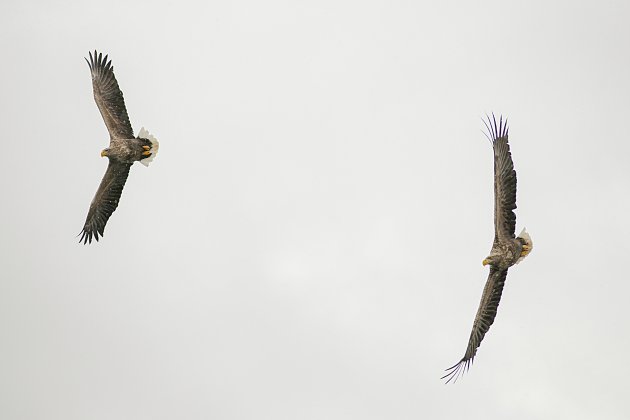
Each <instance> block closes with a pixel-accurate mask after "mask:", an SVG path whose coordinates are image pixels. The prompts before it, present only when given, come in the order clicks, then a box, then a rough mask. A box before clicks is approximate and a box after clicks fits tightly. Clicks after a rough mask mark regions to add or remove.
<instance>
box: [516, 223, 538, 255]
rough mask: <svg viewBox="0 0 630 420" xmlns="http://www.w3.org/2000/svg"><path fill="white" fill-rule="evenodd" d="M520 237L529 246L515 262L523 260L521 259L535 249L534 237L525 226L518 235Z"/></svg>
mask: <svg viewBox="0 0 630 420" xmlns="http://www.w3.org/2000/svg"><path fill="white" fill-rule="evenodd" d="M518 237H519V238H522V239H524V240H525V245H524V246H526V247H527V250H526V251H525V250H523V251H525V252H523V254H521V257H520V258H519V259H518V260H516V263H515V264H518V263H519V262H521V260H522V259H523V258H525V257H527V255H528V254H529V253H530V252H532V249H534V241H532V237H531V236H529V233H527V231H526V230H525V228H523V230H522V231H521V233H520V234H519V235H518Z"/></svg>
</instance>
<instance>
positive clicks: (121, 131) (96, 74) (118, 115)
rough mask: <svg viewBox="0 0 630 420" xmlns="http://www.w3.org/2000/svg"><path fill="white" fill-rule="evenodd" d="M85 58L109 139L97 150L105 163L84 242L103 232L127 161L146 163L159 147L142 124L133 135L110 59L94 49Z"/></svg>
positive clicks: (119, 191) (128, 164) (122, 183)
mask: <svg viewBox="0 0 630 420" xmlns="http://www.w3.org/2000/svg"><path fill="white" fill-rule="evenodd" d="M86 61H87V63H88V66H89V67H90V72H91V74H92V88H93V90H94V100H95V101H96V105H97V106H98V109H99V111H100V112H101V116H102V117H103V121H105V125H106V126H107V130H108V131H109V138H110V143H109V147H108V148H107V149H105V150H103V151H102V152H101V156H106V157H108V158H109V165H108V166H107V170H106V171H105V175H104V176H103V179H102V180H101V184H100V185H99V187H98V190H97V191H96V195H95V196H94V199H93V200H92V203H91V204H90V209H89V211H88V215H87V219H86V220H85V225H84V226H83V230H82V232H81V238H80V239H79V242H83V243H84V244H85V243H88V242H89V243H92V239H96V240H97V241H98V239H99V236H103V232H104V231H105V225H106V224H107V220H108V219H109V217H110V216H111V215H112V213H113V212H114V210H116V207H118V203H119V201H120V196H121V195H122V190H123V187H124V186H125V182H126V181H127V176H128V175H129V169H131V165H133V163H134V162H136V161H141V162H142V163H143V164H145V165H148V162H150V161H151V160H152V159H153V157H154V156H155V154H156V153H157V150H158V147H159V144H158V142H157V140H156V139H155V138H154V137H153V136H151V135H150V134H149V133H148V132H147V131H146V130H144V128H143V129H141V130H140V133H139V134H138V137H134V135H133V129H132V128H131V124H130V123H129V116H128V115H127V108H126V107H125V101H124V99H123V94H122V92H121V91H120V88H119V87H118V82H117V81H116V77H115V76H114V68H113V67H112V62H111V60H108V59H107V56H105V57H103V54H98V53H97V52H96V51H94V55H92V53H90V60H89V61H88V60H87V59H86Z"/></svg>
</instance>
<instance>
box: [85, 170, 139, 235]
mask: <svg viewBox="0 0 630 420" xmlns="http://www.w3.org/2000/svg"><path fill="white" fill-rule="evenodd" d="M130 168H131V164H128V163H119V162H112V161H110V162H109V166H108V167H107V171H105V175H104V176H103V179H102V180H101V184H100V185H99V187H98V190H97V191H96V194H95V195H94V198H93V199H92V203H91V204H90V210H89V211H88V215H87V218H86V220H85V225H84V226H83V230H82V231H81V233H80V235H81V238H80V239H79V243H81V242H83V244H87V243H92V239H96V241H98V239H99V236H103V232H104V231H105V225H106V224H107V220H109V217H110V216H111V215H112V213H113V212H114V210H116V208H117V207H118V202H119V201H120V196H121V195H122V190H123V187H124V186H125V182H127V177H128V176H129V169H130Z"/></svg>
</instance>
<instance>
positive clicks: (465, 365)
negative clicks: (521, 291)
mask: <svg viewBox="0 0 630 420" xmlns="http://www.w3.org/2000/svg"><path fill="white" fill-rule="evenodd" d="M507 272H508V270H499V269H497V268H494V267H492V266H491V267H490V273H489V274H488V280H487V281H486V286H485V287H484V289H483V293H482V295H481V302H480V303H479V309H477V315H476V316H475V321H474V322H473V327H472V331H471V333H470V338H469V339H468V347H467V348H466V353H465V354H464V357H462V358H461V360H460V361H459V362H457V363H456V364H454V365H453V366H451V367H449V368H448V369H446V372H447V373H446V375H444V376H442V377H441V378H440V379H445V378H446V383H449V382H451V381H453V382H457V379H458V378H459V377H460V376H461V375H462V374H463V373H464V372H466V371H467V370H468V369H469V368H470V366H471V365H472V363H473V360H474V358H475V354H477V349H478V348H479V346H480V345H481V341H482V340H483V337H484V336H485V335H486V333H487V332H488V330H489V329H490V326H491V325H492V324H493V323H494V318H495V317H496V316H497V308H498V307H499V301H500V300H501V294H502V293H503V286H504V285H505V279H506V277H507Z"/></svg>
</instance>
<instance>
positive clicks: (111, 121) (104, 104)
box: [85, 50, 133, 139]
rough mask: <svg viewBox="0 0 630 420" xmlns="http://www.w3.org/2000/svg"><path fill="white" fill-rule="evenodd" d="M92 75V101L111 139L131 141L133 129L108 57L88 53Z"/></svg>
mask: <svg viewBox="0 0 630 420" xmlns="http://www.w3.org/2000/svg"><path fill="white" fill-rule="evenodd" d="M85 61H87V63H88V66H89V67H90V73H91V74H92V89H93V92H94V101H95V102H96V105H97V106H98V110H99V111H100V112H101V116H102V117H103V121H104V122H105V125H106V126H107V131H109V135H110V137H111V138H121V139H132V138H133V129H132V128H131V123H130V122H129V116H128V115H127V107H126V106H125V99H124V98H123V93H122V91H121V90H120V87H119V86H118V81H117V80H116V76H114V67H113V66H112V61H111V60H109V59H108V56H107V55H105V57H103V54H102V53H97V52H96V50H95V51H94V55H92V53H91V52H90V60H89V61H88V59H87V58H86V59H85Z"/></svg>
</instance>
